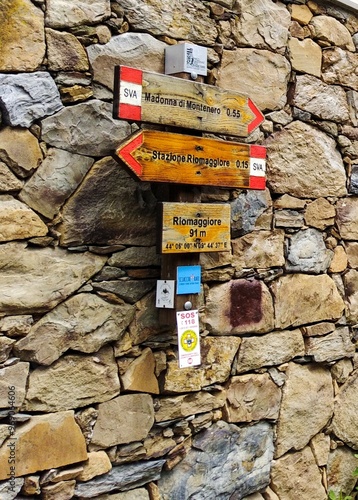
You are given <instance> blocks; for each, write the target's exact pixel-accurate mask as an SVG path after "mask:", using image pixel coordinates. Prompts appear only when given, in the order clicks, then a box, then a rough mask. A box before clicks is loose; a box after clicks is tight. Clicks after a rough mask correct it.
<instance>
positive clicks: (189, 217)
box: [159, 202, 230, 254]
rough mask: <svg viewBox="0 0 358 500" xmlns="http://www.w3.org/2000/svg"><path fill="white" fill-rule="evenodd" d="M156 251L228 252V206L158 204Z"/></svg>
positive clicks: (164, 252)
mask: <svg viewBox="0 0 358 500" xmlns="http://www.w3.org/2000/svg"><path fill="white" fill-rule="evenodd" d="M160 205H161V218H162V219H161V220H162V233H161V241H160V243H159V253H163V254H168V253H190V252H225V251H226V252H229V251H230V205H228V204H217V203H170V202H164V203H161V204H160Z"/></svg>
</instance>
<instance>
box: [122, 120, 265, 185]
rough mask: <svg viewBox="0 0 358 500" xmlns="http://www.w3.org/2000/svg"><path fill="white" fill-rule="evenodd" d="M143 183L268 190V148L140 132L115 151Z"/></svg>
mask: <svg viewBox="0 0 358 500" xmlns="http://www.w3.org/2000/svg"><path fill="white" fill-rule="evenodd" d="M116 157H117V158H120V159H121V160H122V161H124V163H125V164H126V165H127V166H128V167H129V168H130V169H131V171H132V172H133V173H134V174H135V175H136V176H137V177H138V178H139V179H140V180H142V181H148V182H175V183H178V184H191V185H202V186H221V187H230V188H247V189H265V187H266V160H265V159H266V148H265V147H264V146H256V145H252V144H239V143H236V142H226V141H219V140H216V139H207V138H203V137H196V136H191V135H182V134H172V133H168V132H159V131H158V130H141V131H139V132H136V133H135V134H134V135H133V136H131V137H130V138H129V139H128V140H127V141H125V142H124V143H123V144H121V146H120V147H119V148H118V149H117V151H116Z"/></svg>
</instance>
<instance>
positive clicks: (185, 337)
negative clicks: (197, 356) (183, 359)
mask: <svg viewBox="0 0 358 500" xmlns="http://www.w3.org/2000/svg"><path fill="white" fill-rule="evenodd" d="M197 343H198V336H197V334H196V333H195V332H194V330H185V332H183V333H182V335H181V338H180V345H181V346H182V348H183V349H184V351H186V352H190V351H193V350H194V349H195V347H196V346H197Z"/></svg>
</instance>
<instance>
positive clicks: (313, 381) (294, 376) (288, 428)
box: [276, 363, 334, 457]
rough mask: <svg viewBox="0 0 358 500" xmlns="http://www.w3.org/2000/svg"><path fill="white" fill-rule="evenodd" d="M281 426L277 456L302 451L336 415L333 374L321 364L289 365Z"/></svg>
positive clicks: (278, 435)
mask: <svg viewBox="0 0 358 500" xmlns="http://www.w3.org/2000/svg"><path fill="white" fill-rule="evenodd" d="M286 377H287V378H286V383H285V385H284V386H283V389H282V390H283V394H282V402H281V408H280V418H279V420H278V424H277V440H276V457H280V456H282V455H283V454H284V453H286V452H287V451H289V450H292V449H293V450H301V449H302V448H304V447H305V446H306V445H307V444H308V443H309V441H310V440H311V438H312V437H313V436H315V435H316V434H317V433H318V432H320V431H321V429H323V428H324V426H325V425H327V423H328V422H329V420H330V418H331V417H332V414H333V397H334V394H333V382H332V377H331V374H330V371H329V370H328V369H326V368H323V367H321V366H319V365H298V364H296V363H289V365H288V368H287V370H286Z"/></svg>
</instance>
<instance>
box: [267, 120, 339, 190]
mask: <svg viewBox="0 0 358 500" xmlns="http://www.w3.org/2000/svg"><path fill="white" fill-rule="evenodd" d="M266 146H267V171H268V172H269V178H270V188H271V192H274V193H276V194H290V195H291V196H294V197H297V198H325V197H328V196H342V197H343V196H345V195H346V194H347V188H346V181H347V178H346V171H345V168H344V164H343V161H342V157H341V155H340V154H339V153H338V151H337V144H336V141H335V140H333V139H332V138H331V137H329V136H328V135H327V134H325V133H324V132H322V131H320V130H318V129H317V128H315V127H312V126H311V125H308V124H307V123H303V122H301V121H299V120H294V121H293V122H291V123H289V124H288V125H287V126H286V127H285V128H283V129H282V130H281V131H279V132H275V133H274V134H272V135H271V136H270V137H269V138H268V139H267V140H266ZM307 165H309V168H307ZM346 199H347V198H344V200H346Z"/></svg>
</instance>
